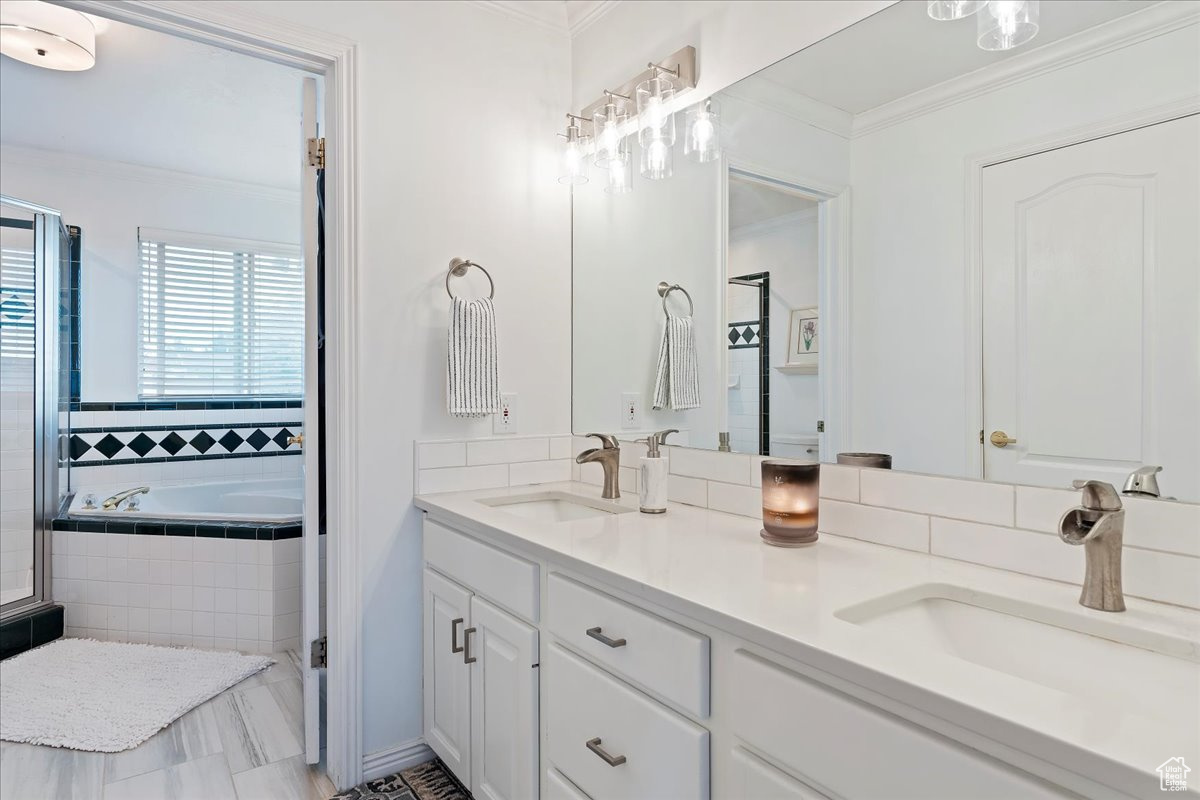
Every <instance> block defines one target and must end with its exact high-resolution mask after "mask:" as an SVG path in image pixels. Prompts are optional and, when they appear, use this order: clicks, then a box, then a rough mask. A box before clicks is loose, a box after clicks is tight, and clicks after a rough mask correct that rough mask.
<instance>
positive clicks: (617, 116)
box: [592, 89, 630, 167]
mask: <svg viewBox="0 0 1200 800" xmlns="http://www.w3.org/2000/svg"><path fill="white" fill-rule="evenodd" d="M604 96H605V97H606V98H608V102H606V103H605V104H604V107H603V108H598V109H596V110H595V111H594V112H593V113H592V135H593V136H594V137H595V139H596V166H597V167H607V166H608V163H609V162H610V161H628V160H629V141H628V140H627V139H626V138H625V126H626V123H628V122H629V113H628V112H627V111H625V109H623V108H622V109H618V108H617V103H616V101H615V100H614V99H613V98H616V97H620V98H622V99H623V100H629V99H630V98H628V97H626V96H625V95H623V94H617V93H616V92H610V91H608V90H607V89H606V90H605V91H604Z"/></svg>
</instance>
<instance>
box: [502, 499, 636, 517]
mask: <svg viewBox="0 0 1200 800" xmlns="http://www.w3.org/2000/svg"><path fill="white" fill-rule="evenodd" d="M479 502H480V503H482V504H483V505H485V506H492V507H493V508H499V509H501V510H502V511H504V512H506V513H509V514H515V515H516V516H518V517H524V518H525V519H532V520H537V521H538V522H571V521H573V520H578V519H588V518H590V517H605V516H609V515H612V514H625V513H628V512H630V511H633V509H632V508H626V507H624V506H620V505H617V504H616V503H613V502H610V501H608V500H601V499H593V498H590V497H582V496H580V495H577V494H571V493H569V492H538V493H537V494H523V495H514V496H509V497H492V498H488V499H486V500H480V501H479Z"/></svg>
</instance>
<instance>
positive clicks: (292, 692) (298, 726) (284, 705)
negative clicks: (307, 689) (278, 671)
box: [267, 678, 304, 741]
mask: <svg viewBox="0 0 1200 800" xmlns="http://www.w3.org/2000/svg"><path fill="white" fill-rule="evenodd" d="M267 691H269V692H270V693H271V696H272V697H273V698H275V703H276V705H278V706H279V710H280V711H281V712H283V717H284V719H285V720H287V724H288V727H289V728H290V729H291V731H292V733H293V734H295V736H296V738H297V739H299V740H301V741H303V739H304V689H303V687H302V685H301V683H300V679H299V678H286V679H284V680H278V681H273V682H271V683H269V684H267Z"/></svg>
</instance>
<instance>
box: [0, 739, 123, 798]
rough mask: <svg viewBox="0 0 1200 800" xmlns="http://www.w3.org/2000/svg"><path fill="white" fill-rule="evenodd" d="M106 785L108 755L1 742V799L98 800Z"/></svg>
mask: <svg viewBox="0 0 1200 800" xmlns="http://www.w3.org/2000/svg"><path fill="white" fill-rule="evenodd" d="M103 783H104V754H103V753H85V752H83V751H81V750H67V749H66V748H61V747H44V746H41V745H33V744H19V743H17V742H0V797H2V798H4V800H8V798H13V800H23V798H35V797H37V798H42V797H46V798H50V797H52V798H55V800H60V799H61V800H95V798H97V797H100V796H101V793H102V791H103Z"/></svg>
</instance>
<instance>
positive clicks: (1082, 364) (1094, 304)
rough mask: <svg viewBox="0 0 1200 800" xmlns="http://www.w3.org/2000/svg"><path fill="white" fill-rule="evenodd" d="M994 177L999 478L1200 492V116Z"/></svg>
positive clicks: (991, 246)
mask: <svg viewBox="0 0 1200 800" xmlns="http://www.w3.org/2000/svg"><path fill="white" fill-rule="evenodd" d="M983 172H984V176H983V238H982V252H983V288H984V295H983V305H984V308H983V319H984V329H983V342H984V352H983V364H984V368H983V397H984V408H983V412H984V417H983V418H984V444H983V448H984V477H985V478H988V479H991V480H1000V481H1008V482H1013V483H1026V484H1034V485H1041V486H1070V483H1071V481H1072V480H1073V479H1076V478H1091V479H1100V480H1105V481H1108V482H1110V483H1113V484H1114V485H1116V486H1117V487H1118V488H1119V487H1120V486H1121V484H1122V482H1123V480H1124V479H1125V476H1126V475H1127V474H1128V473H1129V472H1131V471H1132V470H1134V469H1136V468H1137V467H1139V466H1142V465H1145V464H1155V465H1161V466H1162V467H1163V473H1162V475H1160V476H1159V479H1160V484H1161V486H1162V489H1163V493H1164V494H1166V495H1177V496H1179V497H1181V498H1187V499H1192V500H1195V499H1197V498H1200V413H1197V409H1200V234H1198V230H1200V226H1198V225H1197V220H1200V116H1195V115H1193V116H1190V117H1185V118H1182V119H1177V120H1173V121H1170V122H1163V123H1160V124H1157V125H1152V126H1149V127H1146V128H1141V129H1139V130H1133V131H1128V132H1125V133H1121V134H1117V135H1114V136H1108V137H1105V138H1103V139H1096V140H1093V141H1089V142H1084V143H1082V144H1077V145H1074V146H1071V147H1064V148H1061V149H1058V150H1053V151H1050V152H1046V153H1040V154H1038V155H1034V156H1029V157H1027V158H1021V159H1017V160H1014V161H1010V162H1007V163H1004V164H998V165H995V166H991V167H987V168H986V169H984V171H983ZM994 432H1002V433H1003V434H1006V435H1007V437H1008V438H1009V439H1015V440H1016V441H1015V442H1014V443H1010V444H1007V445H1005V446H1003V447H1000V446H996V445H994V444H992V442H991V438H992V435H993V433H994ZM997 438H999V436H998V437H997Z"/></svg>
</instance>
